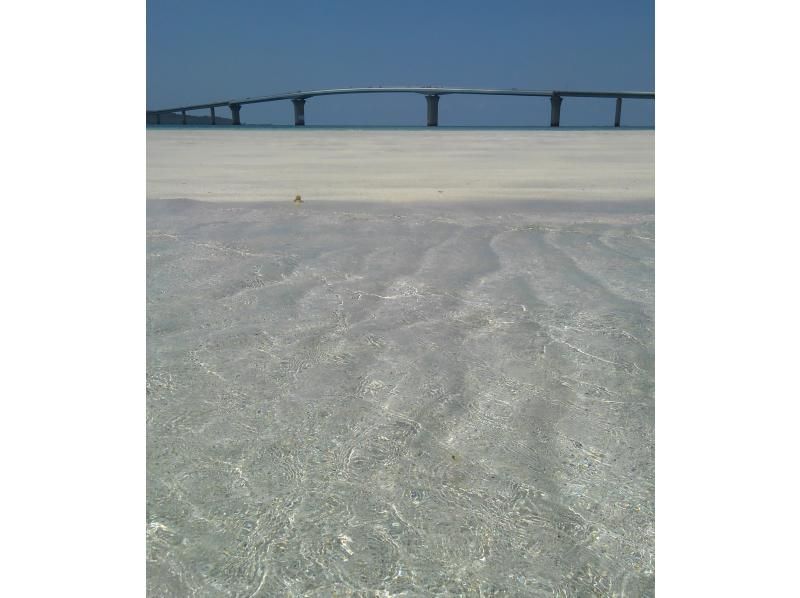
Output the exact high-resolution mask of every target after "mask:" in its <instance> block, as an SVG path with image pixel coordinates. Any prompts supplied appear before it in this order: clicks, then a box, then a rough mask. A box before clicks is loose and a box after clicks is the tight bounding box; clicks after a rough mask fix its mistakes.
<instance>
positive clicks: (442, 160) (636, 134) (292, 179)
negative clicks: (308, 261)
mask: <svg viewBox="0 0 800 598" xmlns="http://www.w3.org/2000/svg"><path fill="white" fill-rule="evenodd" d="M653 163H654V132H653V131H638V130H637V131H624V130H601V131H569V130H557V131H551V130H472V131H465V130H447V129H437V130H401V131H397V130H350V129H344V130H328V129H313V128H309V129H299V128H298V129H246V128H243V129H229V128H220V129H214V130H206V129H148V131H147V197H148V198H149V199H179V198H185V199H197V200H205V201H291V200H292V199H293V198H294V197H295V195H297V194H300V195H302V197H303V199H304V200H311V201H317V200H370V201H448V200H487V199H491V200H496V199H545V200H559V199H567V200H631V199H633V200H647V199H652V198H653V194H654V164H653Z"/></svg>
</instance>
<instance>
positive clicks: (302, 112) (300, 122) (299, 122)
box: [292, 98, 306, 127]
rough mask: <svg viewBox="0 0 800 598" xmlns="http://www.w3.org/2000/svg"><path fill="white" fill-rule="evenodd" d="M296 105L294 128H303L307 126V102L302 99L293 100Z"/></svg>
mask: <svg viewBox="0 0 800 598" xmlns="http://www.w3.org/2000/svg"><path fill="white" fill-rule="evenodd" d="M292 104H294V126H295V127H303V126H305V124H306V101H305V100H304V99H302V98H300V99H296V100H292Z"/></svg>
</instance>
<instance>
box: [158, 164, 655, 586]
mask: <svg viewBox="0 0 800 598" xmlns="http://www.w3.org/2000/svg"><path fill="white" fill-rule="evenodd" d="M242 159H244V158H242ZM230 167H231V168H232V166H230ZM292 168H294V167H292ZM564 168H567V167H566V166H565V167H564ZM298 171H299V168H298ZM220 176H221V175H220ZM422 176H425V175H422ZM228 178H232V177H230V176H229V177H228ZM384 188H386V187H384ZM398 189H399V187H398ZM292 197H293V195H291V196H290V197H288V198H287V199H286V201H284V202H281V203H275V202H271V203H270V202H266V203H260V204H258V203H252V202H251V203H246V202H239V203H234V202H221V203H212V202H195V201H187V200H179V201H171V200H166V201H150V202H148V224H147V252H148V253H147V451H148V457H147V458H148V462H147V476H148V481H147V517H148V527H147V550H148V560H147V567H148V595H152V596H189V595H197V596H283V595H295V596H330V595H338V596H367V595H370V596H372V595H381V596H383V595H386V596H390V595H408V596H434V595H453V596H456V595H462V596H480V595H486V596H491V595H497V596H594V595H599V596H651V595H653V591H654V588H653V586H654V583H653V582H654V517H653V513H654V506H655V505H654V494H653V483H654V479H653V475H654V459H653V455H654V428H653V416H654V405H653V383H654V342H653V341H654V339H653V317H654V305H653V279H654V241H653V237H654V226H653V209H652V208H653V206H652V203H651V202H635V201H618V202H603V201H598V200H596V199H593V200H591V201H586V202H582V203H579V202H565V201H554V202H524V201H510V202H502V201H496V202H494V203H487V202H466V203H461V204H457V203H450V204H447V205H430V204H426V203H422V202H416V203H390V202H374V203H368V202H349V203H345V202H337V201H327V202H324V201H320V202H315V203H314V202H311V201H309V202H306V203H303V204H300V205H296V204H294V203H293V202H292V201H291V198H292Z"/></svg>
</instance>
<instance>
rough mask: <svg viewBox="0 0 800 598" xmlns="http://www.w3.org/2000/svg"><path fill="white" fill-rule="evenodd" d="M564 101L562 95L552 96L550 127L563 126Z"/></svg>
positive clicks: (555, 94)
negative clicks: (562, 111) (562, 106)
mask: <svg viewBox="0 0 800 598" xmlns="http://www.w3.org/2000/svg"><path fill="white" fill-rule="evenodd" d="M563 100H564V98H562V97H561V96H560V95H558V94H557V93H554V94H553V95H551V96H550V126H551V127H558V126H560V125H561V102H562V101H563Z"/></svg>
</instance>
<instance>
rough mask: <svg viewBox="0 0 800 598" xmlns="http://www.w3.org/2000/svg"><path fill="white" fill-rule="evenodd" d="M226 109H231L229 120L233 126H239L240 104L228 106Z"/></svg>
mask: <svg viewBox="0 0 800 598" xmlns="http://www.w3.org/2000/svg"><path fill="white" fill-rule="evenodd" d="M228 107H229V108H230V109H231V118H233V124H234V125H240V124H242V122H241V121H240V120H239V110H241V109H242V105H241V104H228Z"/></svg>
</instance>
